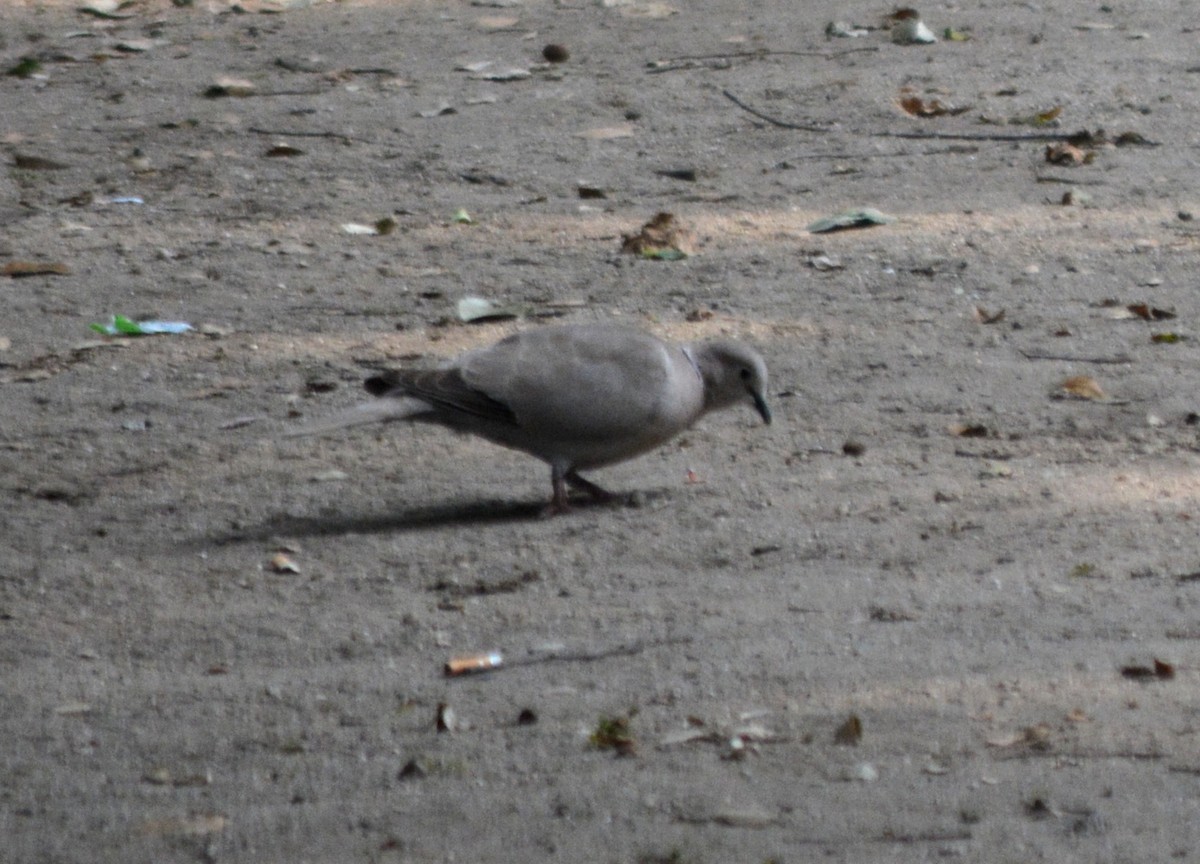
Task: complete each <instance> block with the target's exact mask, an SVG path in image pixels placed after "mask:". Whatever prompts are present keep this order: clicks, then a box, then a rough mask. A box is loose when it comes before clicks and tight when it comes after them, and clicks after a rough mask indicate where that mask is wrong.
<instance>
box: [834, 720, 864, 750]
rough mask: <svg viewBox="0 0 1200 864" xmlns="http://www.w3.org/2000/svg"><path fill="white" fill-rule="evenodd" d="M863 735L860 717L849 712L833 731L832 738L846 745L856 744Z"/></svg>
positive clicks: (835, 741) (837, 742)
mask: <svg viewBox="0 0 1200 864" xmlns="http://www.w3.org/2000/svg"><path fill="white" fill-rule="evenodd" d="M862 737H863V722H862V718H861V717H859V716H858V715H857V714H851V715H850V716H849V717H847V718H846V720H845V722H844V723H842V725H841V726H839V727H838V728H837V731H836V732H834V733H833V740H834V743H836V744H845V745H847V746H850V747H853V746H856V745H857V744H858V743H859V742H860V741H862Z"/></svg>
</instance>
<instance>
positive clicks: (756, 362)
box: [289, 323, 771, 516]
mask: <svg viewBox="0 0 1200 864" xmlns="http://www.w3.org/2000/svg"><path fill="white" fill-rule="evenodd" d="M364 387H365V389H366V391H367V392H368V393H370V394H371V395H372V396H375V397H377V398H376V399H375V400H373V401H369V402H364V403H361V404H359V405H356V406H354V407H352V408H350V409H349V410H348V411H346V412H344V413H343V414H341V415H338V416H335V417H332V418H330V419H328V420H326V421H324V422H317V423H315V424H312V425H309V426H306V427H302V428H300V429H298V430H296V431H293V432H290V433H289V436H292V435H311V434H321V433H324V432H328V431H332V430H335V429H343V428H347V427H350V426H358V425H361V424H366V423H386V422H393V421H398V420H407V421H412V422H419V423H431V424H435V425H439V426H443V427H446V428H449V429H453V430H456V431H459V432H466V433H470V434H473V435H478V436H480V437H482V438H485V439H487V440H488V441H491V442H493V443H495V444H499V445H501V446H503V447H508V448H510V449H513V450H519V451H522V452H524V453H527V454H529V455H530V456H534V457H536V458H538V459H540V460H542V461H543V462H545V463H547V464H548V465H549V466H550V482H551V486H552V496H551V499H550V503H549V505H548V506H547V507H546V508H545V510H543V515H546V516H553V515H557V514H561V513H565V512H567V511H568V510H569V509H570V506H569V503H568V495H567V487H568V486H569V487H571V488H574V489H576V490H579V491H582V492H585V493H587V494H588V495H590V496H591V497H592V498H594V499H597V500H600V501H607V500H611V499H612V498H613V495H612V493H610V492H608V491H606V490H605V489H603V488H601V487H600V486H597V485H596V484H595V483H593V482H591V481H590V480H587V479H585V478H584V477H583V476H581V475H580V473H579V472H581V471H589V470H591V469H594V468H602V467H605V466H607V465H613V464H615V463H618V462H624V461H626V460H628V459H632V458H634V457H636V456H640V455H642V454H644V453H646V452H648V451H650V450H653V449H655V448H657V447H659V446H661V445H662V444H665V443H667V442H668V441H670V440H671V439H672V438H674V437H675V436H677V435H679V434H680V433H681V432H683V431H685V430H687V429H688V428H690V427H691V426H692V424H694V423H695V422H696V421H697V420H699V419H700V418H701V417H703V416H704V415H705V414H708V413H709V412H712V411H718V410H721V409H725V408H731V407H734V406H736V405H746V406H748V407H751V408H753V409H754V410H755V411H757V412H758V415H759V416H760V417H761V418H762V420H763V422H764V424H770V422H771V409H770V408H769V407H768V405H767V399H766V388H767V367H766V363H765V362H764V361H763V359H762V356H761V355H760V354H759V353H758V352H757V351H756V350H755V349H753V348H751V347H750V346H748V345H746V344H743V343H741V342H736V341H733V340H727V339H720V340H714V341H705V342H693V343H685V344H674V343H670V342H666V341H664V340H662V339H659V338H657V337H656V336H653V335H651V334H649V333H646V332H644V331H642V330H639V329H636V328H633V327H629V326H625V325H620V324H607V323H594V324H560V325H548V326H544V327H539V328H534V329H528V330H522V331H518V332H516V333H514V334H512V335H510V336H507V337H506V338H504V339H501V340H500V341H499V342H497V343H495V344H493V345H491V346H489V347H486V348H480V349H476V350H472V351H468V352H466V353H465V354H462V355H460V356H459V357H457V358H455V359H454V360H451V361H450V362H448V363H446V364H444V365H442V366H440V367H438V368H433V369H401V370H395V371H386V372H381V373H379V374H377V375H373V376H372V377H370V378H368V379H367V380H366V381H365V382H364Z"/></svg>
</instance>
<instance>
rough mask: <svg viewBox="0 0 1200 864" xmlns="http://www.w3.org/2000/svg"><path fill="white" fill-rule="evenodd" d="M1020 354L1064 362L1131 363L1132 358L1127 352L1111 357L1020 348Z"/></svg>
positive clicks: (1035, 358) (1036, 358)
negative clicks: (1052, 352) (1050, 352)
mask: <svg viewBox="0 0 1200 864" xmlns="http://www.w3.org/2000/svg"><path fill="white" fill-rule="evenodd" d="M1020 353H1021V356H1022V357H1024V358H1025V359H1026V360H1060V361H1063V362H1065V363H1101V364H1121V363H1132V362H1133V358H1132V357H1130V356H1129V355H1128V354H1114V355H1113V356H1111V357H1079V356H1075V355H1072V354H1049V353H1044V352H1041V351H1026V350H1024V349H1021V351H1020Z"/></svg>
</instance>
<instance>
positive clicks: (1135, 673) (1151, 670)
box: [1121, 657, 1175, 681]
mask: <svg viewBox="0 0 1200 864" xmlns="http://www.w3.org/2000/svg"><path fill="white" fill-rule="evenodd" d="M1121 676H1122V677H1124V678H1129V679H1130V680H1133V681H1149V680H1151V679H1157V680H1159V681H1170V680H1171V679H1172V678H1174V677H1175V665H1174V664H1172V663H1168V662H1166V661H1165V660H1159V659H1158V658H1157V657H1155V658H1154V665H1153V666H1140V665H1138V664H1136V663H1131V664H1130V665H1128V666H1122V667H1121Z"/></svg>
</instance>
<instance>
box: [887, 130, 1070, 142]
mask: <svg viewBox="0 0 1200 864" xmlns="http://www.w3.org/2000/svg"><path fill="white" fill-rule="evenodd" d="M871 136H872V137H874V138H909V139H913V140H917V141H1001V142H1012V141H1016V142H1021V141H1025V142H1029V141H1062V140H1063V139H1064V138H1070V137H1071V133H1070V132H1020V133H1007V134H1006V133H1002V132H995V133H989V132H890V131H885V132H872V133H871Z"/></svg>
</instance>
